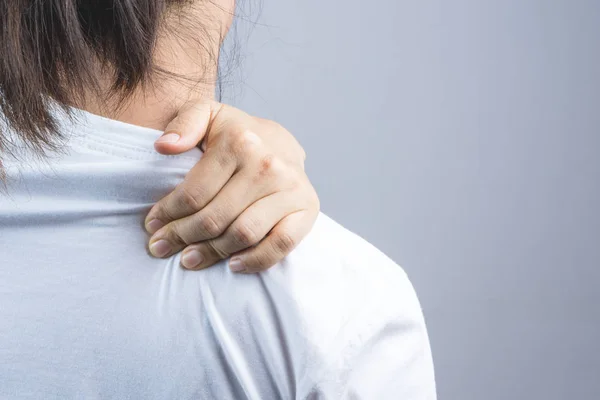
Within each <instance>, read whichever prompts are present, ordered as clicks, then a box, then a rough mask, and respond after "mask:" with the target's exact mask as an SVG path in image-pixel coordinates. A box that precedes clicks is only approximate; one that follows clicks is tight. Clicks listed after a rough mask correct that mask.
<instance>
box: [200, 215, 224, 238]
mask: <svg viewBox="0 0 600 400" xmlns="http://www.w3.org/2000/svg"><path fill="white" fill-rule="evenodd" d="M200 227H201V228H202V230H203V231H204V232H206V233H207V234H208V236H209V237H211V238H215V237H217V236H220V235H221V233H223V228H222V227H221V224H219V223H218V222H217V220H216V219H215V217H213V216H212V215H203V216H201V217H200Z"/></svg>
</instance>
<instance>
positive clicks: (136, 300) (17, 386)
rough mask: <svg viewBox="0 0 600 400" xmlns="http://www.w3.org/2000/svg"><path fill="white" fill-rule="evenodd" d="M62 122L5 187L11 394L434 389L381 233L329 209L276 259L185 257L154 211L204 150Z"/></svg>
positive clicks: (4, 285)
mask: <svg viewBox="0 0 600 400" xmlns="http://www.w3.org/2000/svg"><path fill="white" fill-rule="evenodd" d="M62 124H63V125H62V129H63V132H64V133H65V135H66V136H67V137H68V138H69V139H68V145H67V147H66V148H65V152H64V153H63V154H56V155H53V156H52V158H51V159H50V161H48V162H46V163H44V162H38V161H35V160H34V159H31V160H29V161H28V162H27V163H23V161H22V160H21V161H20V162H17V161H13V162H10V161H9V162H8V165H7V171H8V175H9V181H8V186H7V190H8V191H7V193H6V194H4V193H2V194H0V249H1V252H0V398H2V399H256V400H260V399H263V400H264V399H369V400H371V399H373V400H378V399H411V400H431V399H435V383H434V375H433V364H432V358H431V352H430V346H429V341H428V337H427V332H426V328H425V323H424V319H423V315H422V312H421V307H420V305H419V302H418V300H417V297H416V295H415V292H414V290H413V287H412V286H411V283H410V281H409V280H408V278H407V276H406V274H405V273H404V271H403V270H402V269H401V268H400V267H399V266H398V265H396V264H395V263H394V262H393V261H392V260H390V259H389V258H387V257H386V256H385V255H384V254H382V253H381V252H380V251H378V250H377V249H376V248H374V247H373V246H372V245H370V244H369V243H368V242H366V241H365V240H363V239H361V238H359V237H358V236H357V235H355V234H353V233H351V232H350V231H348V230H346V229H344V228H343V227H342V226H340V225H339V224H337V223H336V222H334V221H333V220H331V219H330V218H328V217H327V216H325V215H324V214H320V216H319V218H318V220H317V222H316V225H315V227H314V228H313V230H312V232H311V233H310V234H309V235H308V237H307V238H306V239H305V240H304V241H303V242H302V243H301V244H300V245H299V246H298V247H297V249H296V250H295V251H293V252H292V254H290V255H289V256H288V257H287V258H286V259H285V260H284V261H282V262H281V263H279V264H278V265H277V266H275V267H274V268H272V269H270V270H268V271H266V272H264V273H261V274H256V275H239V274H234V273H232V272H230V270H229V269H228V268H227V265H226V263H225V262H221V263H219V264H217V265H216V266H214V267H212V268H209V269H207V270H205V271H186V270H183V269H182V268H181V267H180V265H179V260H180V254H176V255H174V256H172V257H170V258H168V259H156V258H153V257H151V256H150V255H149V253H148V251H147V242H148V239H149V236H148V235H147V234H146V232H145V231H144V229H143V221H144V218H145V215H146V213H147V212H148V211H149V209H150V208H151V206H152V205H153V204H154V203H155V202H156V201H157V200H159V199H160V198H161V197H163V196H164V195H166V194H167V193H169V192H170V191H171V190H172V189H173V188H174V187H175V185H177V184H178V183H179V182H181V180H182V179H183V178H184V176H185V174H186V172H187V171H189V169H190V168H191V167H192V166H193V165H194V164H195V163H196V162H197V161H198V160H199V159H200V157H201V152H200V150H198V149H193V150H191V151H188V152H186V153H185V154H182V155H178V156H164V155H160V154H158V153H156V152H155V151H154V149H153V142H154V140H155V139H156V138H158V136H160V135H161V132H159V131H156V130H153V129H147V128H142V127H138V126H134V125H129V124H126V123H122V122H118V121H114V120H110V119H106V118H102V117H99V116H96V115H93V114H90V113H87V112H81V111H80V112H79V120H78V121H75V122H68V121H67V120H66V119H64V120H63V122H62ZM23 154H25V155H27V152H26V151H25V150H24V151H23Z"/></svg>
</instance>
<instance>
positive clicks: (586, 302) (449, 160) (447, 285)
mask: <svg viewBox="0 0 600 400" xmlns="http://www.w3.org/2000/svg"><path fill="white" fill-rule="evenodd" d="M262 4H263V5H262V9H260V8H259V7H258V6H259V5H260V4H257V2H256V1H255V0H246V3H245V4H242V5H243V7H242V8H243V10H245V11H242V12H240V14H244V15H242V16H241V17H240V21H241V22H240V25H239V28H240V29H239V33H238V35H237V41H236V43H237V44H238V45H239V46H240V48H241V52H240V53H239V54H241V55H245V59H243V60H242V61H243V62H242V63H241V64H240V65H239V68H238V70H237V71H235V70H234V71H233V73H232V74H226V79H224V81H225V82H226V83H229V86H226V87H225V94H226V96H225V99H226V100H227V99H228V100H229V101H231V102H233V103H234V104H236V105H238V106H240V107H242V108H244V109H245V110H247V111H249V112H251V113H255V114H258V115H261V116H264V117H268V118H273V119H276V120H277V121H278V122H281V123H282V124H283V125H284V126H286V127H287V128H289V129H290V130H291V131H292V132H294V133H295V134H296V135H297V137H298V138H299V139H300V141H301V143H302V144H303V145H304V146H305V148H306V150H307V152H308V155H309V157H308V165H307V168H308V172H309V175H310V177H311V179H312V181H313V182H314V185H315V186H316V188H317V190H318V192H319V193H320V197H321V200H322V209H323V211H324V212H325V213H327V214H329V215H330V216H332V217H333V218H335V219H336V220H338V221H339V222H341V223H342V224H344V225H345V226H347V227H348V228H350V229H351V230H353V231H355V232H357V233H359V234H360V235H361V236H363V237H365V238H366V239H368V240H369V241H370V242H372V243H374V244H375V245H377V246H378V247H379V248H380V249H382V250H383V251H384V252H385V253H387V254H388V255H389V256H390V257H392V258H393V259H394V260H396V261H397V262H398V263H399V264H401V265H402V266H403V267H404V268H405V270H406V271H407V272H408V273H409V275H410V276H411V278H412V280H413V283H414V285H415V287H416V288H417V291H418V293H419V297H420V299H421V302H422V305H423V307H424V311H425V315H426V318H427V322H428V326H429V330H430V336H431V342H432V347H433V352H434V358H435V363H436V374H437V382H438V391H439V398H440V399H445V400H471V399H472V400H482V399H486V400H496V399H498V400H506V399H534V400H537V399H540V400H541V399H543V400H553V399H561V400H562V399H600V345H599V343H598V342H599V340H600V311H599V307H600V306H599V303H600V249H599V248H600V218H599V216H598V209H597V207H598V205H599V204H600V203H599V201H600V157H599V156H598V152H599V151H600V108H599V105H600V77H599V74H600V2H599V1H592V0H590V1H585V0H570V1H567V0H564V1H549V0H546V1H542V0H540V1H534V0H510V1H507V0H503V1H500V0H496V1H483V0H472V1H467V0H455V1H441V0H440V1H427V0H419V1H417V0H414V1H398V0H374V1H369V2H367V1H358V0H346V1H317V0H264V1H263V3H262ZM253 20H258V23H257V24H252V23H251V22H252V21H253ZM248 21H250V22H248ZM251 27H253V34H252V36H251V38H250V39H249V41H247V40H246V35H247V33H248V30H249V29H250V28H251Z"/></svg>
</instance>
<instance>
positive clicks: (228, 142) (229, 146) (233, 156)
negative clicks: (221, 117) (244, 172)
mask: <svg viewBox="0 0 600 400" xmlns="http://www.w3.org/2000/svg"><path fill="white" fill-rule="evenodd" d="M265 151H266V150H265V147H264V146H263V145H262V141H261V140H260V138H259V137H258V136H257V135H256V134H255V133H253V132H251V131H249V130H244V129H241V130H237V131H231V132H230V133H229V134H228V135H221V136H219V137H218V138H216V139H214V140H211V141H210V142H209V144H208V148H207V150H206V152H205V153H204V156H203V157H202V158H201V159H200V161H199V162H198V163H197V164H196V165H195V166H194V167H193V168H192V169H191V170H190V172H188V174H187V175H186V177H185V179H184V181H183V182H182V183H181V184H179V185H178V186H177V187H176V188H175V190H174V191H173V192H171V193H170V194H169V195H167V196H166V197H165V198H163V199H161V200H160V201H159V202H158V203H157V204H155V205H154V207H152V209H151V210H150V212H149V213H148V215H147V216H146V220H145V226H146V230H147V231H148V232H149V233H150V234H153V233H155V232H156V231H157V230H158V229H160V228H161V227H163V226H165V225H166V224H168V223H169V222H171V221H174V220H176V219H179V218H183V217H186V216H188V215H192V214H194V213H196V212H198V211H199V210H201V209H202V208H204V207H205V206H206V205H207V204H208V203H209V202H210V201H211V200H212V199H213V198H214V197H215V196H216V195H217V193H218V192H219V191H220V190H221V189H222V188H223V186H224V185H225V184H226V183H227V182H228V180H229V179H230V177H231V176H232V175H233V174H234V172H235V171H236V170H237V169H238V168H240V167H243V166H248V165H249V164H250V163H252V162H253V161H254V162H255V163H256V162H257V164H253V165H250V167H251V168H252V166H254V165H257V168H258V169H259V170H258V172H259V174H262V175H265V174H266V173H268V172H270V170H271V169H272V168H273V166H274V164H276V166H278V167H279V166H281V163H275V162H273V161H274V160H273V157H270V158H266V159H265V158H264V157H266V155H265V154H264V153H265ZM262 175H261V176H262ZM239 193H245V192H237V193H232V195H231V196H232V197H241V196H240V194H239Z"/></svg>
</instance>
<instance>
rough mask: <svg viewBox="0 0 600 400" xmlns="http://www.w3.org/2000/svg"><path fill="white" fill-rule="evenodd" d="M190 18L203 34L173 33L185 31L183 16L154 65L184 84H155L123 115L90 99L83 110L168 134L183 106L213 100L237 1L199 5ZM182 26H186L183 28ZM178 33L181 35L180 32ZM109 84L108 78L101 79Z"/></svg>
mask: <svg viewBox="0 0 600 400" xmlns="http://www.w3.org/2000/svg"><path fill="white" fill-rule="evenodd" d="M199 3H200V4H201V6H194V7H192V8H191V9H190V10H189V12H188V13H186V17H185V19H186V21H185V22H186V23H187V24H188V25H193V24H190V23H189V22H190V20H192V23H193V19H197V21H198V22H197V24H198V26H201V27H202V29H199V30H198V31H196V32H195V31H194V28H193V26H186V27H185V28H183V30H184V31H185V33H183V34H172V33H171V32H174V31H175V30H176V29H177V28H174V27H176V26H181V20H178V19H177V17H175V18H172V19H169V20H168V21H169V22H168V23H167V24H165V26H164V27H163V29H162V30H161V33H160V34H159V38H158V40H157V43H156V49H155V54H154V60H155V63H156V65H158V66H160V67H161V68H162V69H164V70H167V71H170V72H174V73H176V74H178V75H183V76H185V77H187V79H185V80H182V79H179V78H176V77H171V76H162V75H161V76H160V78H157V79H153V82H152V84H150V85H147V87H146V88H145V90H143V89H142V88H141V87H140V88H138V89H137V90H136V92H135V93H134V95H133V96H132V97H131V100H129V101H128V102H127V105H126V106H125V107H123V108H122V109H120V110H119V111H118V112H115V111H112V108H111V106H110V105H107V104H105V103H103V102H102V101H101V100H98V99H97V98H90V99H87V100H86V103H85V104H84V105H82V106H81V108H82V109H84V110H86V111H89V112H91V113H93V114H96V115H101V116H104V117H107V118H111V119H115V120H118V121H122V122H127V123H130V124H134V125H139V126H144V127H147V128H152V129H157V130H164V129H165V128H166V126H167V124H168V123H169V122H170V121H171V120H172V119H173V118H174V117H175V116H176V115H177V111H178V110H179V109H181V106H182V105H183V104H184V103H185V102H186V101H188V100H190V99H200V98H205V99H212V98H213V97H214V91H215V85H216V78H217V56H218V54H219V48H220V45H221V42H222V39H223V38H224V37H225V35H226V34H227V30H228V29H229V26H230V24H231V20H232V15H233V6H234V2H233V0H215V1H213V2H208V3H209V4H208V5H207V3H206V2H204V1H203V2H199ZM177 24H180V25H177ZM178 33H181V31H179V32H178ZM100 79H101V81H102V82H106V87H107V88H108V82H109V78H108V77H102V76H101V77H100Z"/></svg>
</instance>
